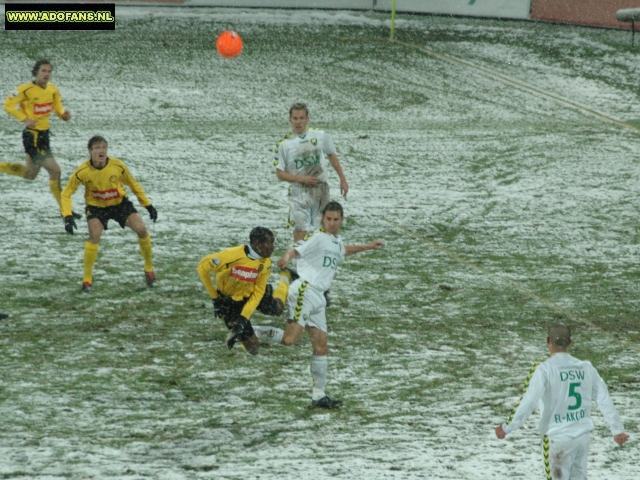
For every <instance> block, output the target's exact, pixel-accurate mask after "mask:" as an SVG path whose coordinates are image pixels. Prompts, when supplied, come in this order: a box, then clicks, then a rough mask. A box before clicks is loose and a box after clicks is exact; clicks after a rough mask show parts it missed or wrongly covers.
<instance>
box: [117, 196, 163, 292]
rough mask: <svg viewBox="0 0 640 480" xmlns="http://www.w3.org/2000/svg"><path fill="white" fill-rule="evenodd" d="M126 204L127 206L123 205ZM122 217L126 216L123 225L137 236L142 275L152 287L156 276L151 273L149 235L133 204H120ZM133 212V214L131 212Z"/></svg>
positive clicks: (151, 253) (151, 256)
mask: <svg viewBox="0 0 640 480" xmlns="http://www.w3.org/2000/svg"><path fill="white" fill-rule="evenodd" d="M125 202H127V205H123V204H124V203H125ZM120 207H121V213H122V215H123V216H124V215H127V213H128V214H129V215H127V217H126V218H127V219H126V221H125V225H126V226H127V227H129V228H130V229H131V230H133V231H134V232H135V233H136V235H138V244H139V245H140V254H141V255H142V259H143V260H144V275H145V281H146V283H147V286H149V287H152V286H154V285H155V283H156V276H155V273H154V272H153V252H152V248H151V235H149V232H148V231H147V228H146V227H145V225H144V222H143V221H142V217H141V216H140V214H139V213H138V212H137V211H135V208H134V207H133V204H132V203H131V202H130V201H129V200H123V201H122V203H121V204H120ZM131 210H133V212H131Z"/></svg>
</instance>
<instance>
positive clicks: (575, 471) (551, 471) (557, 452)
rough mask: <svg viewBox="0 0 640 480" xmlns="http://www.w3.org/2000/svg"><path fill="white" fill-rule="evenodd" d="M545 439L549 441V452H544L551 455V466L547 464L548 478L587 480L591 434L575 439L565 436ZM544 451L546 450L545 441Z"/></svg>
mask: <svg viewBox="0 0 640 480" xmlns="http://www.w3.org/2000/svg"><path fill="white" fill-rule="evenodd" d="M545 438H548V439H549V449H548V452H546V451H545V452H544V453H545V454H546V453H548V455H549V466H548V467H547V466H546V464H545V470H546V472H545V473H546V475H547V478H553V479H554V480H555V479H567V480H569V479H571V480H587V457H588V456H589V444H590V443H591V434H590V433H589V432H587V433H584V434H582V435H580V436H578V437H575V438H572V437H568V436H564V435H563V436H558V435H556V436H553V437H545ZM543 450H545V441H544V440H543ZM549 475H550V477H549Z"/></svg>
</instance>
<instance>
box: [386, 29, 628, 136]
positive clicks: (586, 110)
mask: <svg viewBox="0 0 640 480" xmlns="http://www.w3.org/2000/svg"><path fill="white" fill-rule="evenodd" d="M392 42H393V43H398V44H400V45H404V46H405V47H410V48H415V49H416V50H421V51H423V52H425V53H426V54H428V55H431V56H433V57H436V58H438V59H440V60H444V61H446V62H449V63H454V64H458V65H462V66H464V67H468V68H471V69H473V70H476V71H478V72H481V73H483V74H484V75H487V76H489V77H491V78H495V79H496V80H500V81H501V82H504V83H507V84H509V85H513V86H514V87H518V88H520V89H523V90H526V91H529V92H532V93H535V94H537V95H540V96H542V97H546V98H550V99H552V100H555V101H556V102H558V103H562V104H564V105H567V106H569V107H571V108H574V109H576V110H578V111H580V112H582V113H586V114H589V115H592V116H594V117H597V118H599V119H601V120H604V121H606V122H610V123H613V124H615V125H618V126H619V127H623V128H628V129H629V130H633V131H635V132H640V128H638V127H636V126H634V125H631V124H629V123H625V122H621V121H620V120H616V119H615V118H612V117H610V116H608V115H605V114H603V113H600V112H596V111H595V110H591V109H590V108H587V107H585V106H582V105H580V104H578V103H575V102H572V101H571V100H567V99H566V98H562V97H559V96H558V95H554V94H552V93H549V92H545V91H544V90H540V89H539V88H536V87H532V86H531V85H527V84H526V83H522V82H519V81H518V80H514V79H513V78H509V77H506V76H504V75H500V74H499V73H495V72H492V71H491V70H487V69H486V68H483V67H480V66H478V65H474V64H473V63H471V62H467V61H465V60H461V59H459V58H455V57H452V56H449V55H446V54H444V53H438V52H435V51H433V50H431V49H430V48H427V47H421V46H419V45H414V44H413V43H407V42H400V41H398V40H392Z"/></svg>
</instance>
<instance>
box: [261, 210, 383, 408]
mask: <svg viewBox="0 0 640 480" xmlns="http://www.w3.org/2000/svg"><path fill="white" fill-rule="evenodd" d="M343 220H344V211H343V209H342V205H340V204H339V203H338V202H329V203H328V204H327V206H326V207H325V209H324V211H323V212H322V224H323V228H320V229H319V230H316V231H315V232H313V233H310V234H308V235H307V236H306V237H305V238H304V239H303V240H301V241H299V242H297V243H296V244H295V245H294V247H293V248H290V249H289V250H287V252H286V253H285V254H284V255H283V256H282V258H280V260H278V266H279V267H280V268H286V267H287V265H288V264H289V262H290V261H291V260H293V259H294V258H297V259H298V272H297V273H298V275H299V276H300V278H297V279H296V280H295V281H294V282H293V283H292V284H291V287H290V289H289V296H288V299H287V302H288V307H289V308H288V312H289V313H288V319H287V326H286V328H285V330H282V329H280V328H275V327H270V326H256V327H255V328H254V330H255V332H256V335H257V336H258V338H259V339H260V340H263V341H267V342H271V343H275V344H282V345H287V346H291V345H294V344H295V343H296V341H297V340H298V338H299V337H300V334H301V333H302V330H306V331H307V334H308V335H309V338H310V339H311V348H312V351H313V354H312V355H311V374H312V375H313V382H314V383H313V392H312V395H311V402H312V404H313V405H314V406H316V407H321V408H337V407H339V406H340V405H341V404H342V401H341V400H336V399H333V398H329V397H328V396H327V395H326V394H325V385H326V383H327V353H328V350H329V347H328V345H327V318H326V314H325V308H326V300H325V297H324V295H323V294H324V292H325V291H327V290H329V287H330V286H331V282H332V281H333V277H334V276H335V274H336V271H337V269H338V264H339V263H340V262H341V261H342V260H343V259H344V257H345V256H347V255H352V254H354V253H358V252H364V251H365V250H375V249H377V248H379V247H382V246H384V244H383V243H382V242H381V241H380V240H374V241H372V242H371V243H369V244H367V245H345V244H344V243H342V238H341V237H340V235H339V234H340V227H341V226H342V222H343Z"/></svg>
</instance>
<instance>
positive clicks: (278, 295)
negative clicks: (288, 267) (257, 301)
mask: <svg viewBox="0 0 640 480" xmlns="http://www.w3.org/2000/svg"><path fill="white" fill-rule="evenodd" d="M280 278H283V277H282V276H281V277H280ZM288 293H289V281H288V280H280V283H278V286H277V287H276V289H275V290H274V291H273V298H275V299H276V300H280V301H281V302H282V304H283V305H286V304H287V294H288Z"/></svg>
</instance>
